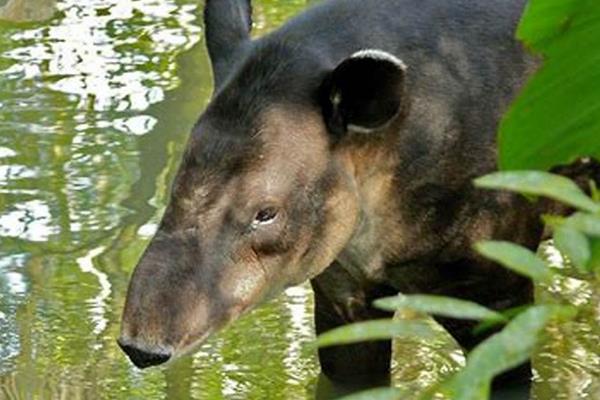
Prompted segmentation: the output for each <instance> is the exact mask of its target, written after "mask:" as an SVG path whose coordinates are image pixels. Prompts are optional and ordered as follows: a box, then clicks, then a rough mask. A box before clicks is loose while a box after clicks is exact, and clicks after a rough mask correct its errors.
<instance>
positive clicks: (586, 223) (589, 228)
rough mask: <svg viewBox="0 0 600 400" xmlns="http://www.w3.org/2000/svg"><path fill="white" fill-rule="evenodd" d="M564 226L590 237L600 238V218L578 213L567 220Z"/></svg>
mask: <svg viewBox="0 0 600 400" xmlns="http://www.w3.org/2000/svg"><path fill="white" fill-rule="evenodd" d="M564 225H565V226H567V227H569V228H572V229H576V230H578V231H581V232H583V233H585V234H586V235H588V236H595V237H600V216H597V215H590V214H585V213H576V214H573V215H572V216H570V217H569V218H567V219H566V220H565V221H564Z"/></svg>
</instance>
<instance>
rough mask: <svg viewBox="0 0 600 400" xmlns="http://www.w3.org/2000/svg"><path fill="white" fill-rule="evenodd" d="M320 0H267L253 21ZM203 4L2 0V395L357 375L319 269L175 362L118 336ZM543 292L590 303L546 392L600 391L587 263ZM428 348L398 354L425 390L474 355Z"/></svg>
mask: <svg viewBox="0 0 600 400" xmlns="http://www.w3.org/2000/svg"><path fill="white" fill-rule="evenodd" d="M311 2H314V1H303V0H294V1H292V0H286V1H275V0H258V1H255V7H254V8H255V25H256V28H255V29H256V32H257V33H264V32H266V31H269V30H271V29H273V28H274V27H276V26H278V25H280V24H281V23H282V22H283V21H284V20H286V19H287V18H289V17H290V16H291V15H293V14H296V13H297V12H298V11H299V10H301V9H302V8H304V7H306V6H307V3H311ZM200 14H201V13H200V11H199V6H198V1H197V0H86V1H81V0H0V399H34V398H35V399H55V398H60V399H104V398H106V399H149V398H152V399H155V398H168V399H187V398H193V399H219V398H226V399H262V398H271V399H280V398H283V399H309V398H314V397H315V395H316V394H317V396H318V397H320V398H327V397H331V396H332V393H336V392H340V393H341V392H344V391H345V390H346V389H344V388H339V387H338V388H336V387H332V386H331V385H330V384H329V383H328V382H327V381H326V380H325V379H323V378H322V377H321V378H319V376H318V371H319V370H318V364H317V361H316V357H315V353H314V350H313V349H312V348H311V347H310V346H309V345H308V344H309V343H310V341H311V340H312V339H313V324H312V308H313V304H312V296H311V293H310V290H309V289H308V287H306V286H303V287H298V288H292V289H290V290H288V291H287V292H286V293H284V294H283V295H282V296H280V297H279V298H278V299H276V300H275V301H272V302H270V303H269V304H267V305H265V306H263V307H261V308H260V309H258V310H256V311H255V312H253V313H251V314H250V315H248V316H246V317H245V318H243V319H242V320H240V321H238V322H236V323H235V324H234V325H233V326H231V327H229V328H227V329H226V330H225V331H223V332H221V333H220V334H218V335H216V336H215V337H213V338H212V339H211V340H209V341H208V342H207V343H206V344H205V345H204V346H203V347H202V348H201V349H200V351H199V352H198V353H197V354H195V355H194V356H193V357H187V358H184V359H182V360H179V361H177V362H175V363H173V364H172V365H170V366H168V367H160V368H154V369H151V370H145V371H143V372H141V371H139V370H137V369H135V368H133V367H132V366H131V364H130V363H129V362H128V361H127V360H126V358H125V357H124V356H123V354H122V353H121V351H120V350H119V349H118V347H117V346H116V343H115V338H116V337H117V335H118V329H119V326H118V325H119V316H120V311H121V307H122V304H123V301H124V296H125V290H126V286H127V282H128V278H129V275H130V273H131V271H132V268H133V266H134V265H135V263H136V260H137V258H138V257H139V256H140V254H141V252H142V251H143V249H144V247H145V246H146V244H147V243H148V240H149V238H150V237H151V235H152V233H153V232H154V230H155V227H156V224H157V222H158V221H159V218H160V215H161V213H162V211H163V209H164V206H165V201H166V198H165V196H166V193H167V187H168V185H169V183H170V182H171V180H172V178H173V174H174V172H175V170H176V167H177V163H178V160H179V157H180V155H181V152H182V150H183V144H184V143H185V138H186V136H187V134H188V132H189V130H190V127H191V126H192V124H193V123H194V122H195V120H196V118H197V117H198V115H199V113H200V111H201V110H202V108H203V107H204V106H205V105H206V103H207V101H208V98H209V96H210V92H211V80H212V78H211V76H210V72H209V63H208V59H207V55H206V51H205V48H204V45H203V43H202V28H201V22H200V19H199V16H200ZM545 293H548V294H549V295H552V296H555V297H559V298H565V299H569V300H571V301H575V302H577V301H579V302H587V303H588V304H589V305H590V307H589V310H590V312H589V313H587V314H586V315H585V317H582V318H581V319H580V320H578V321H577V322H576V323H574V324H572V325H570V326H562V327H554V328H553V329H551V330H550V336H551V338H552V339H553V341H551V342H549V343H550V344H549V345H548V346H547V347H545V348H544V349H542V351H540V353H539V355H538V356H537V359H536V361H537V364H536V366H537V368H538V370H539V373H540V375H539V376H538V377H537V378H536V379H537V381H538V382H539V383H538V384H536V386H535V387H534V395H535V396H536V398H538V399H554V398H561V399H562V398H565V399H570V398H573V399H575V398H591V399H592V398H600V396H597V395H598V387H599V386H598V384H597V382H598V380H597V375H598V372H597V371H600V368H598V366H599V364H600V360H599V358H598V355H597V354H596V353H595V352H594V350H597V349H598V348H599V346H598V344H599V343H598V337H600V336H599V335H598V334H597V333H598V332H600V329H598V316H597V312H596V309H595V307H593V305H594V304H597V303H596V300H597V294H596V292H595V291H594V290H593V289H592V288H591V287H590V285H589V284H587V283H585V282H581V281H576V280H572V281H569V282H566V283H562V284H558V286H557V287H555V288H554V287H553V288H549V289H548V290H546V291H545ZM405 348H406V346H405ZM413 349H414V348H411V349H410V353H408V354H409V355H410V360H411V363H410V364H407V363H406V362H402V360H404V359H409V357H402V355H403V351H402V348H401V347H399V348H398V349H397V352H398V357H397V363H396V368H395V369H396V377H397V379H401V380H402V381H403V382H404V383H405V385H408V386H409V387H411V388H414V391H415V393H416V392H418V390H420V389H421V388H424V387H427V386H428V385H430V384H431V382H433V381H434V380H435V379H436V377H437V376H438V374H439V371H441V373H442V374H445V373H449V372H451V371H452V370H453V369H455V368H457V366H458V365H460V364H461V362H462V355H461V354H460V353H459V352H457V351H456V349H453V348H452V346H451V343H450V344H449V342H447V341H446V342H444V341H436V342H435V343H429V344H421V345H420V347H419V349H420V350H419V351H416V352H415V351H413ZM415 355H417V356H415ZM570 391H573V393H576V394H571V393H570ZM578 396H579V397H578Z"/></svg>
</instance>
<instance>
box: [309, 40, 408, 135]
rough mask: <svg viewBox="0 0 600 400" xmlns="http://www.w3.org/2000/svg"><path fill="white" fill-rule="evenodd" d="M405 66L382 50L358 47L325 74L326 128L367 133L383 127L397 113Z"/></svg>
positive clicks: (323, 97)
mask: <svg viewBox="0 0 600 400" xmlns="http://www.w3.org/2000/svg"><path fill="white" fill-rule="evenodd" d="M405 72H406V66H405V65H404V63H403V62H402V61H400V60H399V59H398V58H397V57H395V56H394V55H392V54H390V53H387V52H385V51H382V50H361V51H359V52H357V53H354V54H353V55H351V56H350V57H349V58H347V59H345V60H344V61H342V62H341V63H340V64H339V65H338V66H337V67H336V68H335V69H334V70H333V71H332V72H331V73H330V74H329V76H327V78H325V81H324V82H323V85H322V87H321V103H322V104H321V106H322V107H323V116H324V118H325V122H326V123H327V126H328V128H329V130H330V131H331V132H332V133H334V134H336V135H341V134H344V133H346V132H348V131H355V132H362V133H368V132H372V131H377V130H379V129H381V128H384V127H385V126H386V125H387V124H388V123H390V122H391V121H392V120H393V119H394V118H395V117H396V116H398V114H399V113H400V110H401V106H402V103H403V98H402V94H403V89H404V76H405Z"/></svg>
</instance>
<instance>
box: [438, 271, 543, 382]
mask: <svg viewBox="0 0 600 400" xmlns="http://www.w3.org/2000/svg"><path fill="white" fill-rule="evenodd" d="M481 263H482V262H481V261H480V260H478V261H471V260H463V261H461V262H460V263H457V264H456V263H454V264H452V265H444V266H442V267H440V269H443V270H446V271H447V272H448V273H450V274H459V273H460V272H459V271H472V270H483V271H487V272H486V274H485V275H483V276H482V275H473V276H472V277H471V278H469V277H468V276H463V277H461V280H460V281H461V282H462V284H458V285H449V286H447V287H445V288H444V287H442V288H439V289H438V290H437V291H434V293H435V294H440V295H444V296H451V297H456V298H461V299H464V300H469V301H473V302H476V303H479V304H481V305H484V306H486V307H488V308H491V309H495V310H506V309H510V308H514V307H519V306H525V305H529V304H532V303H533V283H532V282H531V281H530V280H529V279H527V278H524V277H522V276H519V275H517V274H514V273H512V272H511V271H509V270H506V269H502V268H500V267H496V266H491V265H485V266H483V265H481ZM483 263H485V262H483ZM475 264H479V265H475ZM486 267H491V268H486ZM436 320H437V321H438V322H439V323H440V324H441V325H442V326H443V327H444V328H445V329H446V330H447V331H448V332H449V333H450V334H451V335H452V336H453V337H454V339H455V340H456V341H457V342H458V343H459V344H460V345H461V347H462V348H463V349H465V350H466V351H467V352H469V351H471V350H472V349H473V348H474V347H475V346H477V345H478V344H479V343H481V342H482V341H484V340H485V339H487V338H488V337H489V336H490V335H492V334H494V333H496V332H497V331H499V330H500V329H501V328H502V326H500V327H498V328H497V329H493V330H490V331H487V332H484V333H479V334H475V333H474V331H473V329H474V327H475V326H476V325H477V322H474V321H466V320H458V319H451V318H439V317H438V318H436ZM530 378H531V365H530V363H525V364H523V365H521V366H519V367H517V368H515V369H512V370H510V371H507V372H505V373H504V374H501V375H500V376H498V377H497V378H496V379H494V386H495V387H498V388H500V387H503V386H504V385H506V384H510V383H522V382H527V381H529V380H530Z"/></svg>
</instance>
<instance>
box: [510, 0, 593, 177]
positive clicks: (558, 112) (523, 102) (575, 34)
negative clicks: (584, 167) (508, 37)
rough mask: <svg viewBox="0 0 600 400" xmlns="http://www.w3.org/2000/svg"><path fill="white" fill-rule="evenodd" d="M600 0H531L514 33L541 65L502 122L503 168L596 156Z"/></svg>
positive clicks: (549, 164) (534, 166)
mask: <svg viewBox="0 0 600 400" xmlns="http://www.w3.org/2000/svg"><path fill="white" fill-rule="evenodd" d="M599 16H600V1H593V0H530V1H529V4H528V6H527V11H526V12H525V14H524V16H523V18H522V20H521V23H520V27H519V30H518V38H519V39H521V40H523V41H524V42H525V43H526V44H527V47H528V48H530V49H532V50H534V51H535V52H537V53H538V54H539V55H541V56H542V57H543V60H544V62H543V66H542V67H541V68H540V69H539V71H538V72H537V73H536V74H535V75H534V76H533V78H531V79H530V80H529V82H528V84H527V85H526V87H525V89H524V90H523V91H522V92H521V93H520V95H519V96H518V98H517V100H516V101H515V102H514V103H513V104H512V106H511V108H510V110H509V111H508V112H507V113H506V114H505V116H504V119H503V120H502V122H501V125H500V136H499V140H498V141H499V147H500V158H499V161H500V167H501V168H502V169H511V170H515V169H542V170H546V169H549V168H551V167H553V166H555V165H564V164H569V163H571V162H572V161H574V160H575V159H576V158H579V157H583V156H590V157H595V158H598V159H600V118H599V117H598V116H599V115H600V68H598V64H599V63H600V46H599V45H598V38H599V37H600V18H599Z"/></svg>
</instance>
